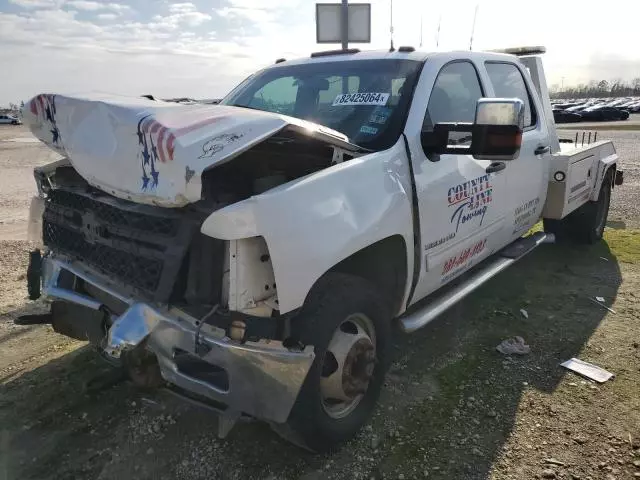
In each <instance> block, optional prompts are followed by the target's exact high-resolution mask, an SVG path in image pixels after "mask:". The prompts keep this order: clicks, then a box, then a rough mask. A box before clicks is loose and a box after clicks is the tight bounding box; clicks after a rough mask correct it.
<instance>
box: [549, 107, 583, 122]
mask: <svg viewBox="0 0 640 480" xmlns="http://www.w3.org/2000/svg"><path fill="white" fill-rule="evenodd" d="M553 120H554V122H556V123H576V122H581V121H582V115H580V114H579V113H575V112H567V111H565V110H558V109H556V108H554V109H553Z"/></svg>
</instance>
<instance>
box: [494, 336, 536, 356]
mask: <svg viewBox="0 0 640 480" xmlns="http://www.w3.org/2000/svg"><path fill="white" fill-rule="evenodd" d="M496 350H497V351H498V352H500V353H502V354H503V355H527V354H528V353H531V347H529V345H527V344H526V343H525V341H524V338H522V337H517V336H516V337H511V338H507V339H506V340H503V341H502V342H501V343H500V345H498V346H497V347H496Z"/></svg>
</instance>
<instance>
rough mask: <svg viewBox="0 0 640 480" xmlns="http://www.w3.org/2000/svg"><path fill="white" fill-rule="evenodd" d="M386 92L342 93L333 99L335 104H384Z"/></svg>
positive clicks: (385, 102)
mask: <svg viewBox="0 0 640 480" xmlns="http://www.w3.org/2000/svg"><path fill="white" fill-rule="evenodd" d="M389 95H390V94H388V93H343V94H341V95H338V96H337V97H336V99H335V100H334V101H333V106H334V107H335V106H336V105H386V104H387V101H388V100H389Z"/></svg>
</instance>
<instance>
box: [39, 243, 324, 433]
mask: <svg viewBox="0 0 640 480" xmlns="http://www.w3.org/2000/svg"><path fill="white" fill-rule="evenodd" d="M42 280H43V283H42V285H43V295H44V296H45V297H46V298H49V299H51V300H62V301H66V302H71V303H74V304H77V305H82V306H84V307H86V308H89V309H92V310H102V311H105V312H106V313H105V316H107V317H109V320H110V322H107V323H108V324H109V325H107V327H108V331H107V335H106V337H105V341H104V344H103V345H102V349H103V350H104V352H105V353H106V354H107V355H109V356H111V357H113V358H116V359H117V358H120V356H121V355H122V353H123V352H125V351H128V350H132V349H134V348H136V347H138V346H141V345H143V344H144V345H145V346H146V348H147V349H148V350H150V351H151V352H153V353H154V354H155V355H156V357H157V359H158V363H159V366H160V371H161V373H162V376H163V378H164V379H165V380H166V381H168V382H169V383H171V384H173V385H176V386H178V387H180V388H181V389H183V390H186V391H188V392H191V393H194V394H197V395H199V396H201V397H205V398H207V399H210V400H213V401H214V402H217V403H222V404H223V405H224V406H226V409H225V412H227V413H228V414H231V415H232V416H233V415H235V416H239V415H240V414H242V413H244V414H248V415H251V416H254V417H257V418H261V419H264V420H269V421H273V422H276V423H283V422H285V421H286V420H287V418H288V416H289V412H290V411H291V408H292V407H293V404H294V402H295V400H296V397H297V396H298V392H299V390H300V388H301V386H302V383H303V382H304V379H305V377H306V375H307V372H308V371H309V368H310V367H311V364H312V362H313V359H314V353H313V347H311V346H307V347H306V349H305V350H304V351H299V350H289V349H287V348H285V347H284V346H283V345H282V343H281V342H278V341H261V342H246V343H243V344H240V343H237V342H234V341H232V340H230V339H229V338H228V337H227V336H226V335H225V332H224V331H223V330H221V329H219V328H217V327H213V326H211V325H208V324H206V323H201V322H200V320H198V319H195V318H193V317H190V316H189V315H187V314H185V313H184V312H182V311H180V310H178V309H174V308H169V307H167V306H166V305H152V304H150V303H143V302H138V301H136V300H135V299H134V298H130V297H129V296H127V295H126V294H123V293H121V292H120V291H119V290H118V289H117V287H116V286H115V285H113V284H111V283H110V282H109V280H108V279H107V278H104V277H102V276H101V275H99V274H97V273H96V272H93V271H90V270H87V269H85V268H83V267H82V266H81V265H78V264H76V263H74V262H71V261H68V260H66V259H64V258H62V257H52V256H45V257H44V258H43V263H42ZM85 282H86V283H88V284H90V287H91V288H86V287H85V288H81V287H79V285H82V284H83V283H85ZM80 290H82V291H80ZM96 290H98V291H99V292H100V294H99V295H97V294H96V295H93V296H90V295H87V294H86V293H83V292H86V291H93V292H95V291H96ZM98 297H99V298H100V299H102V300H99V299H98ZM105 298H109V299H110V301H109V302H107V301H106V300H105ZM113 302H118V303H120V304H121V305H123V307H122V310H123V311H122V313H121V314H119V315H115V314H113V313H110V312H109V311H108V308H107V307H106V305H105V304H106V303H109V304H112V303H113Z"/></svg>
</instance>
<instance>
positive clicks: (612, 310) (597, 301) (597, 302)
mask: <svg viewBox="0 0 640 480" xmlns="http://www.w3.org/2000/svg"><path fill="white" fill-rule="evenodd" d="M587 298H588V299H589V300H591V301H592V302H593V303H595V304H596V305H600V306H601V307H602V308H605V309H607V310H608V311H610V312H611V313H613V314H615V313H616V311H615V310H614V309H613V308H609V307H607V306H606V305H605V304H604V303H602V302H601V301H600V300H598V298H602V297H596V298H591V297H587ZM602 301H604V298H602Z"/></svg>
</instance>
